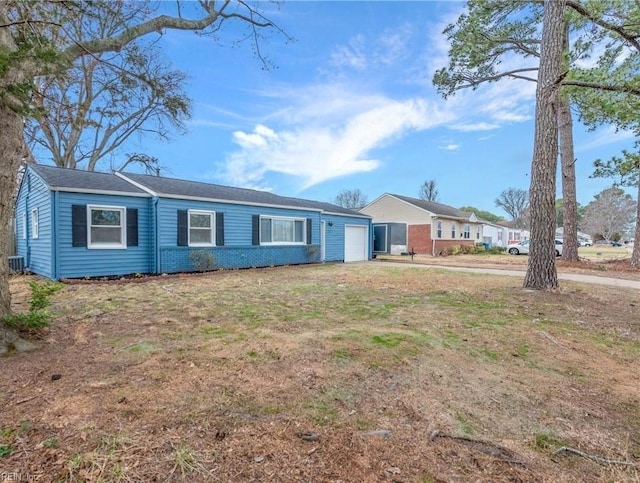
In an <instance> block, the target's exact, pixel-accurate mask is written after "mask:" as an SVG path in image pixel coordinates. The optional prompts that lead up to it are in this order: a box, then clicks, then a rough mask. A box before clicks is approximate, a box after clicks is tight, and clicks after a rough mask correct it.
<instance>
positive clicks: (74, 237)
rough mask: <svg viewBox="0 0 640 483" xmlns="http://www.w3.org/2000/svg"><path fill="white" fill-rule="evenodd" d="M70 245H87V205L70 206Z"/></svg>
mask: <svg viewBox="0 0 640 483" xmlns="http://www.w3.org/2000/svg"><path fill="white" fill-rule="evenodd" d="M71 246H73V247H86V246H87V206H86V205H72V206H71Z"/></svg>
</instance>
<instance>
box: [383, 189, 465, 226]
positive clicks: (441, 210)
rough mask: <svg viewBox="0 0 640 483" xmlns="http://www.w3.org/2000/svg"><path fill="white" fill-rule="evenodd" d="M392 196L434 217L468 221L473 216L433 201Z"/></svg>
mask: <svg viewBox="0 0 640 483" xmlns="http://www.w3.org/2000/svg"><path fill="white" fill-rule="evenodd" d="M390 194H391V193H390ZM391 196H394V197H395V198H398V199H401V200H402V201H406V202H407V203H410V204H412V205H414V206H417V207H418V208H422V209H423V210H427V211H429V212H431V213H433V214H434V215H439V216H446V217H448V218H459V219H463V220H468V219H469V217H470V216H471V213H468V212H466V211H461V210H459V209H457V208H454V207H453V206H449V205H443V204H441V203H435V202H433V201H425V200H420V199H417V198H410V197H408V196H402V195H394V194H391Z"/></svg>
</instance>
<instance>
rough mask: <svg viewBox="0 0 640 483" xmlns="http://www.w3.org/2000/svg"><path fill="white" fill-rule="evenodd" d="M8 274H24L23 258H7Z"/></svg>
mask: <svg viewBox="0 0 640 483" xmlns="http://www.w3.org/2000/svg"><path fill="white" fill-rule="evenodd" d="M9 272H13V273H24V257H9Z"/></svg>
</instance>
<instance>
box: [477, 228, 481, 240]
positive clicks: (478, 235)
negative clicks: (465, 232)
mask: <svg viewBox="0 0 640 483" xmlns="http://www.w3.org/2000/svg"><path fill="white" fill-rule="evenodd" d="M476 240H480V225H478V226H476Z"/></svg>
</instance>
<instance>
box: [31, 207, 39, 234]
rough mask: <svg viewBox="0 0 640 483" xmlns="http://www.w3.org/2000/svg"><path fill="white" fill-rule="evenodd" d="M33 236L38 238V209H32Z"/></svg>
mask: <svg viewBox="0 0 640 483" xmlns="http://www.w3.org/2000/svg"><path fill="white" fill-rule="evenodd" d="M31 238H38V209H37V208H36V209H35V210H31Z"/></svg>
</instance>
